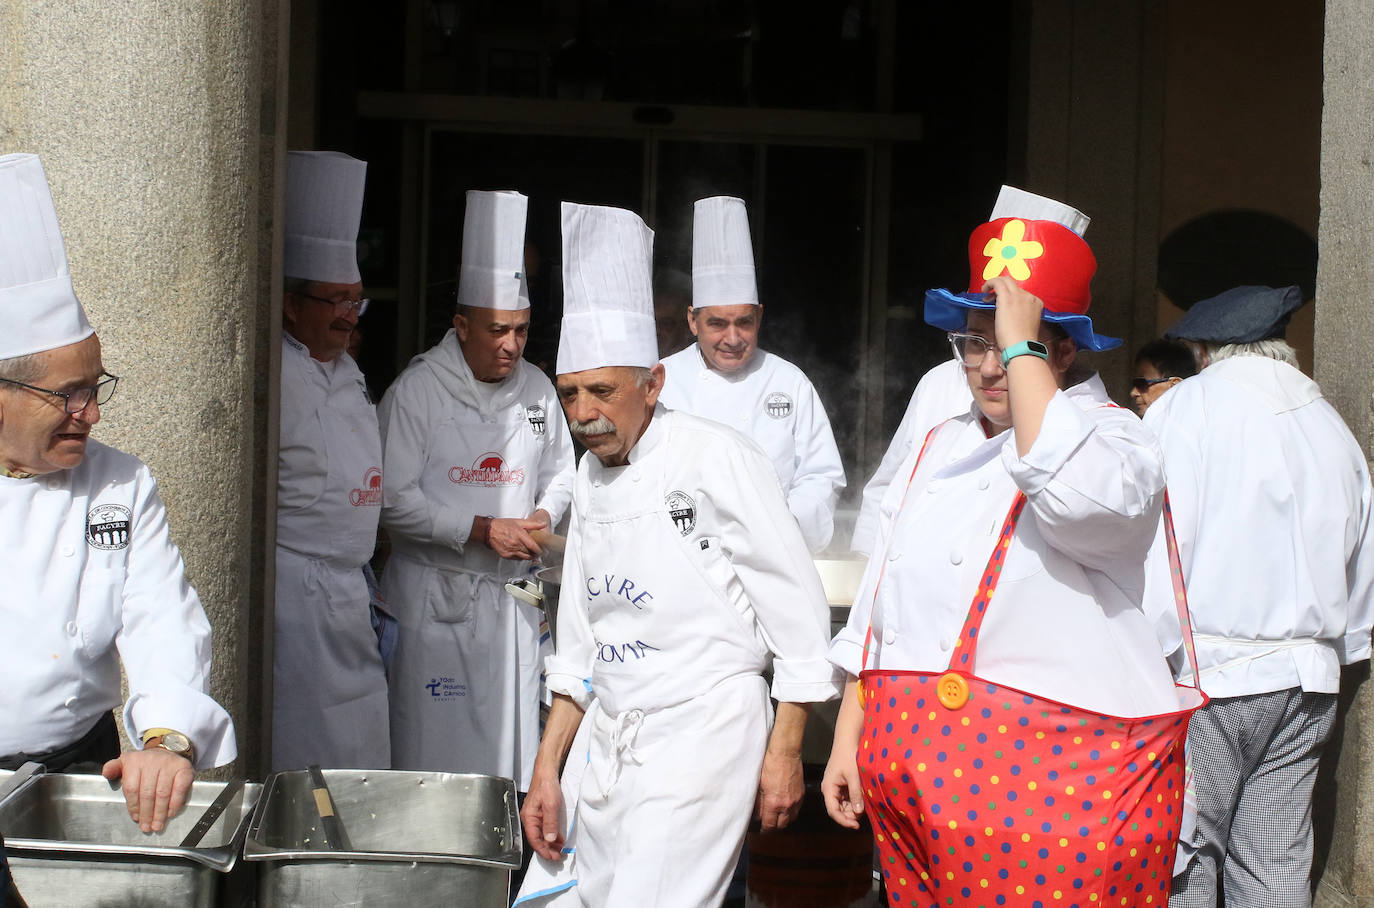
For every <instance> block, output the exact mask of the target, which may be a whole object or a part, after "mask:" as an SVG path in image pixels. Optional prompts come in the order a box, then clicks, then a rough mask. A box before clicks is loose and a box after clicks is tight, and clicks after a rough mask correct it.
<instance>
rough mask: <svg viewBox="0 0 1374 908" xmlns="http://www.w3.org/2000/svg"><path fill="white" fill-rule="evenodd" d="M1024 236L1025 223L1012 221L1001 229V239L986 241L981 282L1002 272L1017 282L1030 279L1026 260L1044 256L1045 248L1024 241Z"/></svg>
mask: <svg viewBox="0 0 1374 908" xmlns="http://www.w3.org/2000/svg"><path fill="white" fill-rule="evenodd" d="M1025 236H1026V222H1025V221H1020V220H1015V219H1013V220H1010V221H1007V223H1006V226H1005V227H1003V228H1002V236H1001V237H997V238H994V239H990V240H988V244H987V245H986V246H984V247H983V255H986V256H987V257H988V263H987V265H986V266H985V267H984V268H983V280H985V281H990V280H992V279H993V278H995V277H997V275H999V274H1001V273H1002V272H1003V271H1006V272H1007V273H1008V274H1010V275H1011V276H1012V277H1013V278H1015V279H1016V280H1018V281H1024V280H1026V279H1027V278H1028V277H1030V266H1029V265H1027V264H1026V260H1027V259H1038V258H1040V256H1042V255H1044V254H1045V247H1044V246H1042V245H1040V244H1039V243H1037V242H1036V241H1035V240H1026V239H1025Z"/></svg>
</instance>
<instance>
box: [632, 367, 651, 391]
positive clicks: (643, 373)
mask: <svg viewBox="0 0 1374 908" xmlns="http://www.w3.org/2000/svg"><path fill="white" fill-rule="evenodd" d="M629 369H630V371H631V372H632V373H634V377H635V387H636V388H642V387H644V386H645V385H647V384H648V383H649V382H651V381H653V380H654V373H653V370H652V369H646V368H645V367H643V366H630V367H629Z"/></svg>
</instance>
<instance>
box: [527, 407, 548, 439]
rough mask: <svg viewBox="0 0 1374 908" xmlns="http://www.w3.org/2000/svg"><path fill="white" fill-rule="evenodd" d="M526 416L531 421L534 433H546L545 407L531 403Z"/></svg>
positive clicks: (540, 434) (541, 434)
mask: <svg viewBox="0 0 1374 908" xmlns="http://www.w3.org/2000/svg"><path fill="white" fill-rule="evenodd" d="M525 418H526V419H528V420H529V421H530V428H531V429H532V430H534V434H535V435H538V436H543V434H544V428H545V426H544V408H543V407H541V406H540V405H539V404H530V405H529V406H528V407H526V408H525Z"/></svg>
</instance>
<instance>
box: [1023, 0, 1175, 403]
mask: <svg viewBox="0 0 1374 908" xmlns="http://www.w3.org/2000/svg"><path fill="white" fill-rule="evenodd" d="M1162 18H1163V12H1162V8H1161V3H1160V0H1143V2H1141V3H1137V4H1129V5H1128V4H1118V3H1100V2H1095V0H1036V2H1035V3H1033V4H1032V5H1031V6H1030V13H1029V23H1028V24H1029V42H1028V46H1027V59H1026V64H1025V72H1026V83H1025V86H1024V89H1023V91H1022V92H1021V97H1022V103H1024V104H1025V105H1026V106H1025V109H1024V111H1016V112H1014V113H1013V118H1012V121H1013V122H1012V126H1013V131H1012V135H1011V141H1012V143H1015V142H1016V141H1017V138H1018V136H1017V134H1016V133H1017V132H1018V131H1020V130H1024V136H1025V158H1024V169H1025V173H1024V184H1023V185H1024V187H1025V188H1026V189H1029V190H1030V191H1032V192H1038V193H1041V194H1043V195H1047V196H1050V197H1052V198H1055V199H1059V200H1061V201H1064V202H1066V203H1067V204H1069V205H1072V206H1073V207H1075V208H1078V209H1079V210H1081V211H1082V212H1083V213H1084V214H1087V215H1088V216H1089V217H1090V218H1092V224H1091V225H1090V226H1089V227H1088V232H1087V234H1086V236H1085V238H1086V239H1087V241H1088V244H1089V245H1090V246H1091V247H1092V249H1093V253H1094V254H1095V255H1096V256H1097V276H1096V277H1095V278H1094V279H1093V286H1092V291H1093V304H1092V309H1091V314H1092V317H1093V323H1094V327H1095V328H1096V329H1097V330H1098V332H1099V333H1101V334H1107V335H1110V336H1112V337H1119V338H1121V339H1122V340H1123V341H1124V344H1123V349H1122V350H1118V351H1115V352H1112V353H1105V354H1096V355H1093V356H1092V357H1091V359H1090V362H1091V365H1092V366H1093V368H1095V369H1097V370H1099V371H1100V372H1101V373H1102V378H1103V380H1104V381H1105V382H1106V383H1107V390H1108V391H1109V392H1110V393H1111V394H1112V396H1113V397H1114V398H1115V399H1116V400H1117V401H1120V402H1122V403H1126V402H1128V401H1129V398H1128V396H1127V392H1128V390H1129V387H1128V382H1129V380H1130V378H1131V375H1132V374H1133V372H1132V369H1131V353H1132V352H1133V351H1134V349H1135V348H1136V347H1138V346H1139V345H1140V344H1142V343H1144V342H1145V341H1146V340H1149V339H1150V338H1151V337H1153V335H1154V298H1155V270H1156V269H1155V263H1156V258H1157V254H1158V248H1157V247H1158V238H1159V226H1158V224H1159V179H1160V177H1159V145H1160V123H1161V117H1162V110H1163V97H1162V91H1161V86H1162V82H1161V79H1160V67H1161V55H1160V41H1161V27H1162ZM1015 71H1016V70H1015V69H1013V72H1015ZM1019 163H1020V162H1019V161H1017V160H1016V156H1015V149H1013V158H1012V170H1013V172H1012V173H1010V174H1009V177H1010V178H1011V179H1012V180H1015V179H1018V178H1019V177H1020V175H1019V174H1017V173H1015V172H1014V171H1015V170H1016V169H1017V167H1016V165H1017V164H1019Z"/></svg>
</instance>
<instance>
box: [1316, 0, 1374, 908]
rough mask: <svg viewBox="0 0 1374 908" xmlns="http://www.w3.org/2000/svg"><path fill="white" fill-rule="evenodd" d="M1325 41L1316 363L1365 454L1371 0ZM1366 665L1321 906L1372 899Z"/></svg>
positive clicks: (1326, 805)
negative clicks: (1369, 3)
mask: <svg viewBox="0 0 1374 908" xmlns="http://www.w3.org/2000/svg"><path fill="white" fill-rule="evenodd" d="M1325 43H1326V46H1325V61H1324V77H1323V82H1324V85H1323V94H1324V96H1325V105H1324V108H1323V111H1322V154H1321V220H1320V224H1319V228H1318V234H1317V241H1318V247H1319V249H1320V258H1319V261H1318V265H1317V302H1316V306H1317V324H1316V343H1315V345H1314V346H1315V356H1314V365H1315V371H1316V378H1317V382H1318V383H1319V384H1320V385H1321V386H1322V391H1323V392H1324V393H1325V395H1326V397H1327V399H1328V400H1330V401H1331V403H1332V404H1333V405H1335V407H1336V409H1338V410H1340V411H1341V415H1342V416H1344V417H1345V421H1346V423H1347V424H1349V426H1350V428H1351V431H1353V432H1354V433H1355V437H1356V438H1357V439H1359V442H1360V444H1361V446H1362V447H1363V448H1364V450H1365V456H1366V457H1368V456H1369V455H1370V454H1371V453H1374V417H1372V416H1371V413H1370V405H1371V399H1370V394H1371V391H1374V366H1371V363H1370V349H1371V347H1372V346H1374V307H1371V305H1370V287H1371V286H1374V255H1371V254H1370V246H1369V237H1370V236H1371V231H1372V230H1374V206H1371V204H1370V202H1371V200H1374V118H1371V112H1374V22H1371V20H1370V19H1369V7H1368V4H1367V3H1366V0H1327V4H1326V41H1325ZM1368 674H1369V672H1368V668H1367V666H1364V667H1361V668H1358V669H1356V670H1353V671H1347V673H1346V676H1345V677H1344V678H1343V679H1342V687H1343V688H1344V689H1343V691H1342V698H1341V699H1342V701H1343V705H1348V709H1347V710H1346V711H1345V713H1344V723H1343V726H1342V728H1341V731H1340V734H1339V737H1338V739H1337V741H1335V742H1333V753H1330V754H1328V755H1327V756H1328V765H1327V766H1326V767H1324V771H1323V781H1322V784H1320V786H1319V789H1318V798H1317V804H1316V808H1315V814H1316V818H1317V822H1318V824H1319V831H1324V830H1321V829H1320V827H1321V826H1323V825H1326V826H1329V827H1331V828H1330V832H1329V837H1330V839H1329V840H1330V850H1329V853H1319V854H1318V869H1319V870H1320V871H1321V876H1320V882H1319V885H1318V888H1317V899H1316V903H1317V904H1318V905H1323V906H1336V905H1369V904H1374V688H1372V687H1371V685H1369V684H1365V683H1362V682H1363V681H1364V680H1365V679H1366V678H1367V677H1368ZM1333 758H1334V767H1333V766H1332V765H1330V764H1331V762H1332V760H1333ZM1322 838H1325V836H1323V837H1322ZM1321 842H1322V840H1321V839H1320V838H1319V844H1321Z"/></svg>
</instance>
